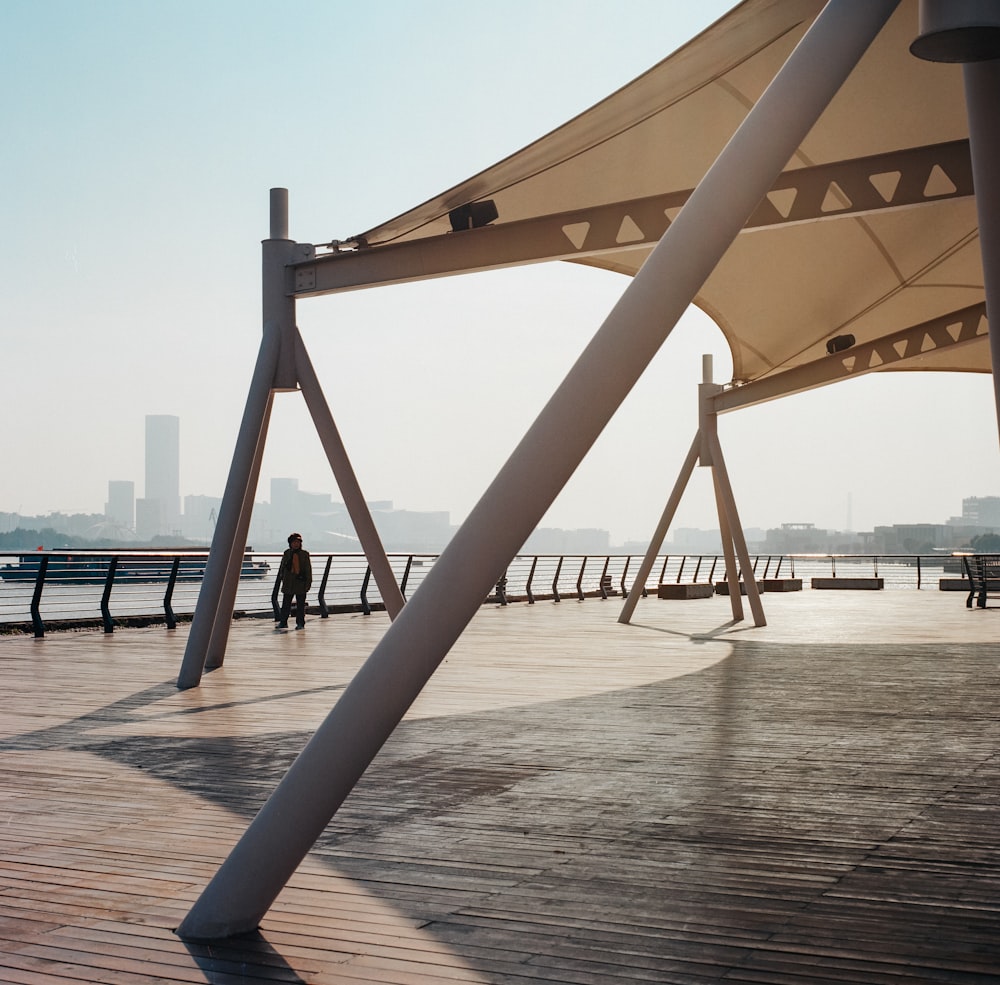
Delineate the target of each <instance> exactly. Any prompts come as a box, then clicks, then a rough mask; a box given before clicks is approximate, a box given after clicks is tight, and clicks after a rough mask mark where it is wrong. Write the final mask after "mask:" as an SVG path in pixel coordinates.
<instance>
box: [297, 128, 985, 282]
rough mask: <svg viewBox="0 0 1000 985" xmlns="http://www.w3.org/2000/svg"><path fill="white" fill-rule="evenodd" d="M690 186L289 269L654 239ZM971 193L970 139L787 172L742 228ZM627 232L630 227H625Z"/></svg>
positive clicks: (332, 271) (334, 278)
mask: <svg viewBox="0 0 1000 985" xmlns="http://www.w3.org/2000/svg"><path fill="white" fill-rule="evenodd" d="M691 194H692V190H691V189H684V190H681V191H675V192H669V193H666V194H663V195H653V196H649V197H647V198H637V199H631V200H630V201H627V202H615V203H613V204H610V205H600V206H594V207H592V208H588V209H578V210H576V211H573V212H561V213H556V214H553V215H547V216H539V217H537V218H532V219H524V220H521V221H517V222H506V223H500V224H499V225H496V226H483V227H481V228H479V229H467V230H462V231H461V232H458V233H447V234H445V235H443V236H428V237H426V238H424V239H415V240H407V241H405V242H400V243H386V244H380V245H372V246H365V247H364V248H361V249H356V250H348V251H345V252H341V253H329V254H324V255H321V256H317V257H316V258H315V259H313V260H310V261H308V262H304V263H296V264H294V265H293V266H292V267H290V270H291V288H290V290H291V293H292V294H293V295H294V296H295V297H297V298H304V297H316V296H318V295H323V294H334V293H337V292H339V291H349V290H358V289H360V288H365V287H374V286H377V285H380V284H389V283H393V284H400V283H406V282H409V281H415V280H427V279H428V278H432V277H445V276H448V275H451V274H458V273H468V272H470V271H478V270H495V269H497V268H500V267H509V266H514V265H517V264H524V263H533V262H540V261H545V260H581V259H584V258H586V257H589V256H599V255H600V254H602V253H616V252H619V251H621V250H623V249H634V248H637V247H645V248H647V249H648V248H649V247H651V246H653V245H654V244H655V243H657V242H659V240H660V238H661V237H662V236H663V234H664V233H665V232H666V230H667V227H668V226H669V225H670V216H672V215H675V214H676V213H677V211H678V210H679V209H680V208H681V206H682V205H684V203H685V202H686V201H687V200H688V199H689V198H690V197H691ZM972 194H973V188H972V165H971V163H970V159H969V144H968V141H966V140H956V141H953V142H950V143H944V144H934V145H931V146H927V147H915V148H910V149H907V150H901V151H895V152H893V153H889V154H876V155H874V156H871V157H863V158H857V159H854V160H850V161H838V162H836V163H834V164H823V165H816V166H814V167H803V168H792V169H789V170H787V171H784V172H783V173H782V174H781V175H780V176H779V177H778V179H777V180H776V181H775V182H774V184H773V185H772V186H771V189H770V190H769V191H768V193H767V195H766V196H765V197H764V198H763V199H762V200H761V201H760V202H759V203H758V205H757V207H756V208H755V209H754V211H753V213H752V215H751V216H750V217H749V219H748V220H747V222H746V225H745V227H744V228H745V229H746V230H750V229H761V228H766V227H773V226H781V225H790V224H793V223H800V222H815V221H817V220H820V219H832V218H844V217H850V216H859V215H867V214H870V213H873V212H884V211H886V210H890V209H902V208H908V207H910V206H913V205H920V204H926V203H928V202H937V201H942V200H944V199H950V198H965V197H968V196H970V195H972ZM624 230H628V232H623V231H624Z"/></svg>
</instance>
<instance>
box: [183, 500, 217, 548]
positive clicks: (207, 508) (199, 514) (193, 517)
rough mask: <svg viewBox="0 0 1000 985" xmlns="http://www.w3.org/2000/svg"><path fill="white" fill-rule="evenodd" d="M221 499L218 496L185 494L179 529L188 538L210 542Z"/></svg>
mask: <svg viewBox="0 0 1000 985" xmlns="http://www.w3.org/2000/svg"><path fill="white" fill-rule="evenodd" d="M221 506H222V500H221V499H220V498H219V497H218V496H185V497H184V516H183V517H182V518H181V531H182V532H183V534H184V536H185V538H187V539H188V540H197V541H204V542H205V543H206V544H211V543H212V535H213V534H214V533H215V523H216V521H217V520H218V518H219V508H220V507H221Z"/></svg>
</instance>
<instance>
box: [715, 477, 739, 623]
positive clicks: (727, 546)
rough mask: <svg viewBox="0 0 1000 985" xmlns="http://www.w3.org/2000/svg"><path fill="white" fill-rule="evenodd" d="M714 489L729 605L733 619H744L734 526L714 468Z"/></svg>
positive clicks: (737, 620)
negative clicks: (734, 546) (734, 545)
mask: <svg viewBox="0 0 1000 985" xmlns="http://www.w3.org/2000/svg"><path fill="white" fill-rule="evenodd" d="M712 489H713V490H714V491H715V509H716V512H717V513H718V516H719V534H720V536H721V537H722V557H723V559H724V560H725V563H726V584H727V585H728V586H729V607H730V609H731V610H732V613H733V621H734V622H741V621H742V619H743V596H742V594H741V593H740V573H739V571H738V570H737V567H736V553H735V552H734V550H733V528H732V524H730V522H729V512H728V511H727V510H726V505H725V499H724V497H723V493H722V490H721V488H720V487H719V473H718V472H716V471H715V469H714V468H713V469H712Z"/></svg>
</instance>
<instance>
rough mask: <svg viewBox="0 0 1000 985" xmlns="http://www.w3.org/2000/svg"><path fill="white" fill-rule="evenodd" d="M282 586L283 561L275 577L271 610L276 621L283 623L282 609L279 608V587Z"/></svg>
mask: <svg viewBox="0 0 1000 985" xmlns="http://www.w3.org/2000/svg"><path fill="white" fill-rule="evenodd" d="M280 585H281V561H280V560H279V561H278V573H277V574H276V575H275V576H274V587H273V588H272V589H271V609H272V611H273V612H274V621H275V622H281V609H280V608H278V587H279V586H280Z"/></svg>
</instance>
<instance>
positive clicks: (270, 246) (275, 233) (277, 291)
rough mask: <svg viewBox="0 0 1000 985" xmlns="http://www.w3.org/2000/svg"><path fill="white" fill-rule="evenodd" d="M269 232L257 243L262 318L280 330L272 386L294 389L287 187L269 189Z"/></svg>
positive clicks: (291, 255)
mask: <svg viewBox="0 0 1000 985" xmlns="http://www.w3.org/2000/svg"><path fill="white" fill-rule="evenodd" d="M270 205H271V227H270V236H269V238H268V239H265V240H264V241H263V242H262V243H261V301H262V309H263V320H264V324H265V325H266V324H267V323H268V322H272V323H273V324H275V325H277V326H278V328H279V330H280V332H281V352H280V354H279V356H278V365H277V367H276V369H275V371H274V382H273V384H272V386H273V387H274V389H275V390H297V389H298V380H297V379H296V376H295V298H294V297H292V296H290V294H289V290H288V278H289V273H288V264H289V262H291V260H293V259H294V258H295V246H296V244H295V242H294V241H293V240H290V239H289V238H288V189H287V188H272V189H271V198H270Z"/></svg>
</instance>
